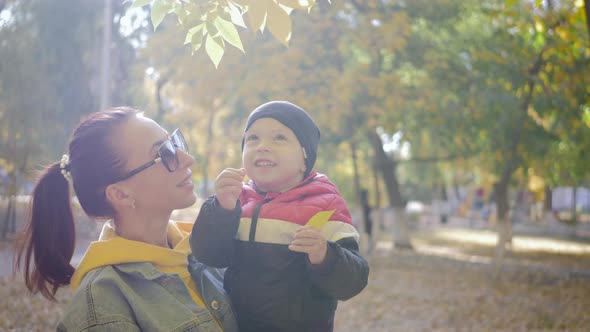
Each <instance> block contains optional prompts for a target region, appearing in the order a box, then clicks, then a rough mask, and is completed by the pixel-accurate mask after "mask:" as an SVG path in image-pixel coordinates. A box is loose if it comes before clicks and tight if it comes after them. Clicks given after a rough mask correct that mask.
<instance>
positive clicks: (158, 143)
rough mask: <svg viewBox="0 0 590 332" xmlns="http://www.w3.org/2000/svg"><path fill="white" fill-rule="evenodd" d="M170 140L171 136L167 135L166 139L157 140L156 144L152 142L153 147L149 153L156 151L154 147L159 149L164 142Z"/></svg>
mask: <svg viewBox="0 0 590 332" xmlns="http://www.w3.org/2000/svg"><path fill="white" fill-rule="evenodd" d="M168 140H170V136H169V135H166V138H165V139H161V140H159V141H156V142H155V143H154V144H152V147H151V148H150V151H149V152H148V154H149V155H151V154H152V152H153V151H154V149H158V148H159V147H160V146H161V145H162V144H164V142H166V141H168Z"/></svg>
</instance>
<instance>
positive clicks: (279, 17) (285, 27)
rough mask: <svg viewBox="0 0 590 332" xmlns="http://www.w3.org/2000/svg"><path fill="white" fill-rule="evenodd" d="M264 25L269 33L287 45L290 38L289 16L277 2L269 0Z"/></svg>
mask: <svg viewBox="0 0 590 332" xmlns="http://www.w3.org/2000/svg"><path fill="white" fill-rule="evenodd" d="M267 10H268V13H267V17H266V25H267V27H268V30H269V31H270V33H272V35H273V36H275V38H276V39H278V40H279V41H280V42H281V43H283V44H284V45H285V46H289V39H291V18H290V17H289V14H287V12H286V11H285V10H284V9H283V8H281V7H280V6H279V5H278V4H276V3H274V2H271V1H269V2H268V7H267Z"/></svg>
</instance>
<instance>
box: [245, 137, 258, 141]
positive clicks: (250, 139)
mask: <svg viewBox="0 0 590 332" xmlns="http://www.w3.org/2000/svg"><path fill="white" fill-rule="evenodd" d="M257 139H258V136H256V135H248V136H247V137H246V142H250V141H255V140H257Z"/></svg>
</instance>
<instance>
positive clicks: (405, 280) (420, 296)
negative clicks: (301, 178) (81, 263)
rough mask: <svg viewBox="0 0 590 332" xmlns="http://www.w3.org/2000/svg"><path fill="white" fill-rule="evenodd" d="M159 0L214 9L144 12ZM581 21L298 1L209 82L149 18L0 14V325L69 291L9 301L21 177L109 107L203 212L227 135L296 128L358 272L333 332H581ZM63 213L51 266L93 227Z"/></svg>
mask: <svg viewBox="0 0 590 332" xmlns="http://www.w3.org/2000/svg"><path fill="white" fill-rule="evenodd" d="M266 1H267V2H268V3H271V2H272V3H273V4H275V5H276V3H281V1H280V0H277V1H275V0H266ZM139 2H144V3H145V4H150V1H139ZM164 2H166V3H175V2H176V3H178V4H180V3H185V4H191V3H194V4H195V5H203V4H207V3H209V4H210V3H224V2H225V3H227V1H219V0H218V1H213V0H211V1H197V0H192V1H180V0H179V1H172V0H155V1H152V2H151V3H152V6H156V5H157V3H160V5H161V4H162V3H164ZM240 2H243V1H237V3H240ZM286 2H292V1H286ZM304 2H305V1H304ZM312 2H313V1H312ZM269 6H270V5H269ZM152 8H154V7H152ZM277 8H278V7H277ZM589 10H590V9H589V4H588V0H568V1H562V0H520V1H518V0H489V1H477V0H464V1H459V0H413V1H402V0H343V1H332V3H330V2H328V1H325V0H324V1H321V0H319V1H317V3H315V5H314V6H313V7H311V9H309V10H294V11H293V12H292V13H291V14H290V19H291V22H289V24H290V29H291V30H290V31H291V32H290V33H291V34H290V35H289V37H287V38H286V40H288V43H286V42H285V40H283V42H281V40H279V39H280V38H278V37H277V31H276V30H275V31H272V33H271V32H269V30H268V29H264V31H263V32H261V31H259V30H258V31H252V29H249V28H247V29H246V28H240V27H238V31H239V37H240V39H241V43H242V44H243V49H244V52H242V51H241V50H239V49H238V48H236V47H234V46H231V45H229V44H227V45H225V53H224V54H223V57H222V58H221V59H220V62H219V64H218V66H217V68H216V66H215V65H214V61H212V57H211V55H210V53H208V51H210V50H207V52H206V50H205V49H204V48H205V47H203V48H201V49H196V47H195V43H196V42H195V40H194V39H193V40H190V39H188V40H187V43H186V44H185V35H186V33H187V29H188V28H190V26H188V25H187V24H179V20H178V18H177V17H175V16H174V15H167V16H165V17H164V18H163V20H162V21H161V23H159V25H158V24H156V25H158V26H157V29H156V30H155V31H154V24H153V23H154V18H153V17H150V6H143V7H142V6H137V7H135V8H131V9H130V3H129V2H122V1H118V0H112V1H111V0H106V1H102V0H51V1H48V0H0V288H1V289H2V290H0V297H2V298H3V299H6V298H8V299H9V300H8V301H5V300H3V301H2V304H0V330H27V331H30V330H46V329H52V328H53V326H54V324H55V322H56V321H57V319H58V318H59V315H60V309H61V305H63V303H66V302H67V299H68V297H69V296H71V294H69V290H64V291H62V295H61V297H60V302H58V305H55V304H51V303H49V302H47V301H45V300H43V299H41V298H40V297H39V296H36V295H35V296H32V295H29V294H27V293H26V292H25V290H24V287H23V286H22V280H21V279H20V277H19V276H18V275H12V256H13V254H14V251H13V244H14V241H15V239H16V238H17V237H18V232H19V230H21V229H22V228H23V227H24V226H25V225H26V221H27V214H28V195H29V194H30V192H31V190H32V187H33V184H34V181H35V177H36V172H37V171H38V170H40V169H41V168H42V166H43V165H46V164H49V163H52V162H56V161H58V160H59V159H60V158H61V155H62V154H64V153H66V152H67V151H66V148H67V143H68V139H69V137H68V135H69V133H70V132H71V131H72V129H73V128H74V127H75V125H76V124H77V123H78V122H79V121H80V119H81V118H83V117H84V116H86V115H88V114H89V113H92V112H95V111H98V110H99V109H104V108H107V107H109V106H120V105H131V106H134V107H137V108H139V109H141V110H143V111H145V114H146V115H147V116H149V117H151V118H153V119H155V120H156V121H158V122H160V123H162V124H163V125H164V127H165V128H166V129H168V130H172V129H174V128H177V127H178V128H181V129H182V131H183V133H185V136H186V138H187V141H188V143H189V146H190V149H191V152H192V153H193V154H194V155H195V157H196V159H197V162H196V164H195V165H194V168H193V176H194V178H193V181H194V183H195V190H196V191H197V194H198V196H199V198H200V199H204V198H206V197H207V196H209V195H211V194H212V182H213V181H214V179H215V178H216V176H217V174H218V173H219V172H220V171H221V170H222V169H224V168H226V167H239V165H240V164H241V150H240V148H241V145H240V143H241V135H242V133H243V127H244V125H245V122H246V118H247V116H248V114H249V113H250V112H251V111H252V110H253V109H254V108H255V107H256V106H258V105H260V104H262V103H264V102H267V101H269V100H288V101H291V102H293V103H296V104H298V105H300V106H301V107H303V108H304V109H305V110H307V111H308V112H309V113H310V115H311V116H312V117H313V118H314V119H315V120H316V122H317V123H318V125H319V127H320V129H321V131H322V141H321V143H320V148H319V151H318V161H317V163H316V170H317V171H319V172H321V173H325V174H327V175H328V176H329V177H330V178H331V179H332V180H333V181H334V182H335V183H336V184H337V185H338V187H339V189H340V191H341V193H342V195H343V196H344V197H345V198H346V200H347V202H348V204H349V207H350V209H351V211H352V213H353V217H354V220H355V225H356V226H357V228H358V229H359V231H360V232H361V233H362V238H361V251H362V252H363V254H364V255H366V256H367V257H368V259H369V260H370V264H371V280H370V284H369V287H368V288H367V289H366V290H365V291H364V292H363V293H361V294H360V295H359V296H357V297H355V298H354V299H352V300H350V301H348V302H345V303H342V304H341V306H340V309H338V312H337V324H336V330H337V331H395V330H404V331H405V330H410V331H415V330H433V329H434V330H449V329H457V328H458V329H467V330H470V329H474V330H482V329H483V330H497V329H499V330H523V329H524V330H529V329H530V330H587V329H588V328H589V327H590V312H589V309H588V308H590V296H588V294H590V167H589V165H590V153H589V152H590V38H589V36H590V24H589V23H588V13H589ZM170 11H171V13H172V12H173V9H172V7H170ZM269 13H270V11H269ZM269 15H270V14H269ZM247 16H248V14H247V13H246V15H245V16H244V18H246V17H247ZM267 20H270V16H268V17H267ZM269 22H270V21H268V22H267V25H268V24H270V23H269ZM185 23H186V22H185ZM291 24H292V25H291ZM269 28H270V26H269ZM254 30H256V29H254ZM289 38H290V39H289ZM285 44H288V46H286V45H285ZM218 60H219V59H218ZM198 207H199V203H197V204H196V205H195V206H194V207H193V208H191V209H188V210H184V211H178V212H177V214H176V215H175V218H177V219H184V220H193V219H194V218H195V217H196V213H197V210H198ZM77 211H78V212H77V215H78V233H79V237H78V244H77V249H76V254H75V257H74V259H73V263H75V262H76V261H77V260H79V258H80V257H81V255H83V253H84V250H85V248H86V247H87V245H88V243H89V242H90V241H92V240H94V239H95V238H96V236H97V232H98V231H99V230H100V224H97V223H94V222H93V221H90V220H88V219H87V218H86V217H85V216H83V214H82V213H81V210H79V209H78V210H77ZM584 294H585V295H584ZM473 303H476V305H473Z"/></svg>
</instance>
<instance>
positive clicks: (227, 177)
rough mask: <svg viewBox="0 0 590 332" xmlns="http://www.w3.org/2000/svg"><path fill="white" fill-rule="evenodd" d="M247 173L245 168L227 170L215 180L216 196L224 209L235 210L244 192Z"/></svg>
mask: <svg viewBox="0 0 590 332" xmlns="http://www.w3.org/2000/svg"><path fill="white" fill-rule="evenodd" d="M244 176H246V171H245V170H244V169H243V168H240V169H236V168H226V169H224V170H223V171H222V172H221V173H219V175H218V176H217V179H216V180H215V196H216V197H217V201H218V202H219V205H221V207H222V208H224V209H226V210H233V209H234V208H235V207H236V201H237V200H238V197H239V196H240V192H242V181H244Z"/></svg>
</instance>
